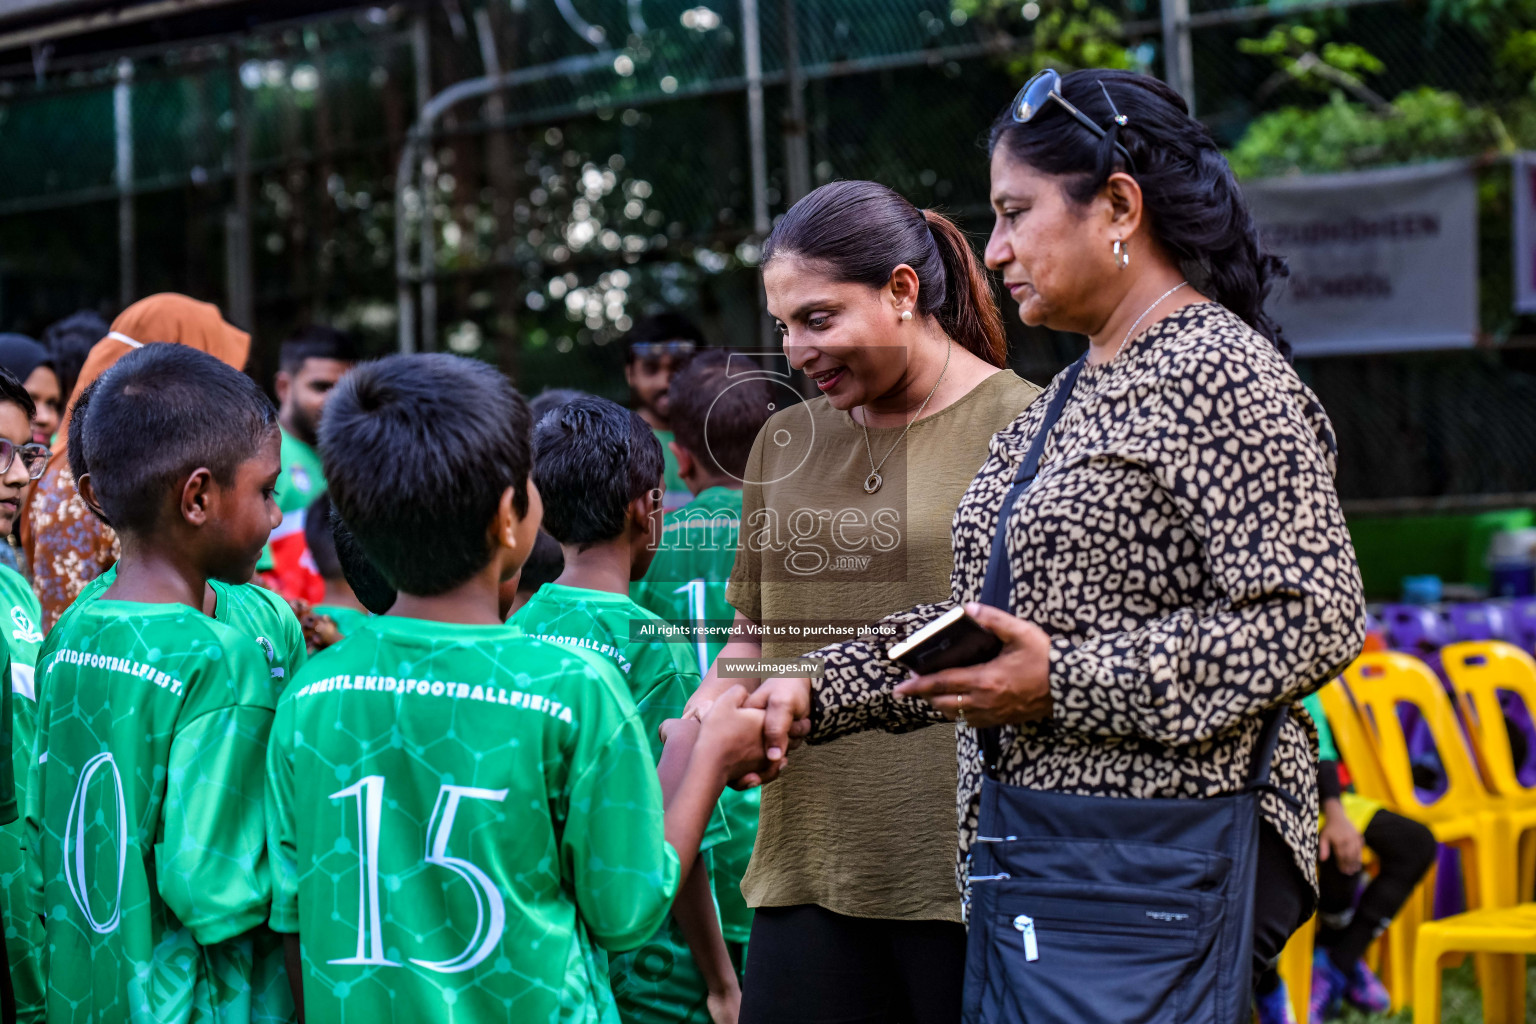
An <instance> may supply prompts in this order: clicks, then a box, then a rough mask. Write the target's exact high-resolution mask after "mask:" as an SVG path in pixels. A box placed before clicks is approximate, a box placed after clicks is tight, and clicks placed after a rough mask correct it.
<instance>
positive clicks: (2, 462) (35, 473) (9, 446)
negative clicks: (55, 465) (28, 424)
mask: <svg viewBox="0 0 1536 1024" xmlns="http://www.w3.org/2000/svg"><path fill="white" fill-rule="evenodd" d="M18 455H20V456H21V464H22V465H23V466H26V467H27V476H29V477H31V478H32V479H33V480H36V479H37V478H38V477H40V476H42V475H43V470H45V469H47V468H48V459H49V458H50V457H51V456H52V455H53V453H52V452H51V451H49V450H48V446H47V445H45V444H38V443H37V442H35V441H33V442H31V443H28V444H17V443H15V442H14V441H7V440H5V439H4V438H0V474H4V473H9V472H10V471H11V464H12V463H14V462H15V461H16V456H18Z"/></svg>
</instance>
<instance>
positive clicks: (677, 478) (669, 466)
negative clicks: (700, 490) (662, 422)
mask: <svg viewBox="0 0 1536 1024" xmlns="http://www.w3.org/2000/svg"><path fill="white" fill-rule="evenodd" d="M651 433H653V434H655V435H656V440H658V441H660V442H661V468H662V482H661V486H662V489H663V490H664V491H665V492H666V493H665V494H664V495H663V497H662V507H663V508H667V509H674V508H680V507H682V506H683V505H686V504H688V499H690V498H692V497H693V494H692V492H691V491H689V490H688V485H687V484H685V483H683V478H682V476H681V475H680V474H679V473H678V471H677V456H676V455H673V454H672V449H671V448H669V447H668V445H669V444H670V443H671V441H672V431H670V430H655V429H652V431H651Z"/></svg>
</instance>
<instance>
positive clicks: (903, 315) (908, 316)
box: [901, 309, 912, 320]
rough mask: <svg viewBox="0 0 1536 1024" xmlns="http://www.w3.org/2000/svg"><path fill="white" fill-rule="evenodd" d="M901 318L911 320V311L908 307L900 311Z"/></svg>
mask: <svg viewBox="0 0 1536 1024" xmlns="http://www.w3.org/2000/svg"><path fill="white" fill-rule="evenodd" d="M901 318H902V319H903V320H911V319H912V311H911V310H910V309H904V310H902V311H901Z"/></svg>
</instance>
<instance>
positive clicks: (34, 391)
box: [0, 334, 64, 444]
mask: <svg viewBox="0 0 1536 1024" xmlns="http://www.w3.org/2000/svg"><path fill="white" fill-rule="evenodd" d="M0 366H3V367H5V368H6V369H7V370H10V371H11V373H12V375H14V376H15V378H16V379H17V380H19V381H21V386H22V387H24V388H26V389H27V394H29V395H31V396H32V401H33V403H34V404H36V406H37V412H36V413H34V414H33V416H32V440H34V441H36V442H37V443H38V444H52V443H53V435H54V434H55V433H56V432H57V431H58V429H59V419H60V417H61V416H62V414H63V412H64V396H63V395H62V394H60V392H59V374H58V371H57V370H56V369H55V368H54V362H53V357H52V356H51V355H50V354H49V352H48V349H47V348H45V347H44V346H43V345H42V344H41V343H40V342H36V341H33V340H32V339H31V338H29V337H27V336H26V335H25V334H0Z"/></svg>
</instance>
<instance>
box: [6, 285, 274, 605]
mask: <svg viewBox="0 0 1536 1024" xmlns="http://www.w3.org/2000/svg"><path fill="white" fill-rule="evenodd" d="M150 342H167V343H170V344H173V345H190V346H191V347H193V348H195V349H199V350H201V351H203V352H207V353H208V354H209V355H211V356H214V357H215V358H217V359H219V360H220V361H222V362H224V363H227V364H229V365H230V366H233V367H234V368H235V369H237V370H241V369H244V368H245V359H246V356H247V355H248V354H249V353H250V349H251V336H250V335H249V334H247V333H246V332H245V331H242V330H240V329H239V328H238V327H234V326H232V325H231V324H228V323H226V322H225V321H224V318H223V317H222V316H220V315H219V310H218V307H217V306H214V305H213V304H212V303H208V302H198V301H197V300H196V299H191V298H188V297H187V296H185V295H177V294H174V293H171V292H165V293H162V294H159V295H151V296H149V297H148V298H145V299H140V300H139V301H138V302H135V303H134V304H133V305H131V306H129V307H128V308H127V309H125V310H123V312H122V313H120V314H118V317H117V319H116V320H114V321H112V329H111V330H110V331H109V332H107V336H106V337H105V338H103V339H101V341H99V342H97V344H96V347H95V348H93V349H91V354H90V356H89V357H88V358H87V359H86V361H85V366H84V368H83V369H81V371H80V379H79V380H78V381H77V382H76V383H75V389H74V391H73V392H72V393H71V394H70V396H69V406H68V408H66V409H65V412H64V418H63V422H62V423H60V424H59V431H58V440H57V441H56V442H55V443H54V446H53V453H54V458H53V460H52V461H51V462H50V463H49V464H48V470H47V472H45V473H44V474H43V478H42V479H41V480H39V481H38V482H37V486H36V488H35V489H34V491H33V494H32V501H31V504H30V505H29V506H28V509H27V515H26V519H25V524H26V525H25V528H24V530H23V535H22V541H23V543H24V544H25V546H26V549H27V555H28V559H29V561H30V564H31V565H32V577H33V579H32V586H33V589H34V590H36V591H37V597H38V600H39V601H40V602H41V603H42V607H43V629H44V630H47V629H50V628H51V627H52V626H53V624H54V622H55V621H57V620H58V617H59V615H60V614H61V613H62V612H63V611H64V609H65V608H68V607H69V605H70V603H71V602H72V601H74V599H75V597H76V596H77V595H78V594H79V593H80V591H81V590H82V589H83V588H84V587H85V585H86V584H87V583H89V582H90V581H91V580H93V579H95V578H96V577H97V576H98V575H100V574H101V573H102V572H105V571H106V569H107V568H108V567H110V566H111V565H112V563H113V562H115V561H117V557H118V554H119V548H118V543H117V535H116V534H115V533H114V532H113V531H112V528H111V527H109V526H108V525H107V524H106V523H103V522H102V521H101V520H99V519H97V518H96V517H95V516H93V515H91V513H90V512H89V511H88V510H87V509H86V507H85V502H83V501H82V500H81V499H80V495H79V493H78V492H77V491H76V490H75V479H74V477H73V476H72V475H70V472H69V462H68V460H67V459H66V458H64V451H65V447H66V441H67V439H68V437H69V417H70V412H71V411H72V410H73V409H74V405H75V401H76V400H77V399H78V398H79V397H80V393H81V392H82V391H84V390H85V389H86V388H88V387H90V385H91V384H92V383H93V382H94V381H95V380H96V378H98V377H100V376H101V375H102V374H103V373H105V372H106V370H107V368H108V367H110V366H111V365H112V364H113V363H115V362H117V361H118V360H119V359H121V358H122V357H123V356H125V355H127V354H128V353H129V352H131V351H133V350H134V349H136V348H140V347H142V346H143V345H146V344H149V343H150Z"/></svg>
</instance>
